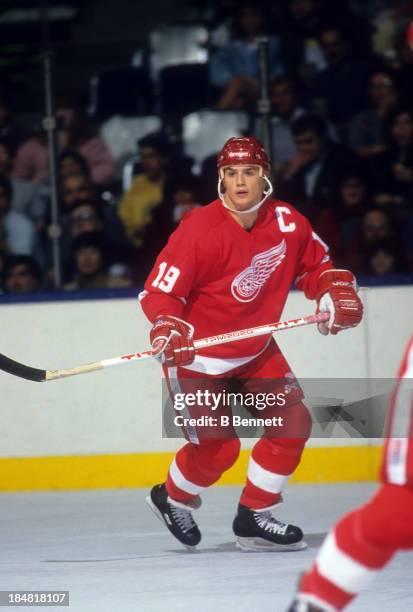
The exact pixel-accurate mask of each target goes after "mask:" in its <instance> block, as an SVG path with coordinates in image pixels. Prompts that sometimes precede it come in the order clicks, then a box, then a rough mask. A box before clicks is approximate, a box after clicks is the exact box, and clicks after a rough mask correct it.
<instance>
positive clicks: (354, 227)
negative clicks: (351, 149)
mask: <svg viewBox="0 0 413 612" xmlns="http://www.w3.org/2000/svg"><path fill="white" fill-rule="evenodd" d="M370 205H371V204H370V194H369V189H368V185H367V180H366V177H365V174H364V172H363V171H362V170H361V168H360V167H359V166H349V167H348V168H344V170H343V172H342V173H341V175H340V176H339V179H338V183H337V194H336V196H335V197H334V201H333V202H332V207H334V210H335V212H336V218H337V220H338V222H339V227H340V238H341V248H342V255H343V262H342V263H341V264H340V265H343V266H344V265H345V264H346V261H347V255H348V253H349V251H350V249H351V247H352V245H353V242H354V240H356V239H357V236H359V235H360V231H361V228H362V220H363V215H364V213H365V211H366V210H368V209H369V208H370Z"/></svg>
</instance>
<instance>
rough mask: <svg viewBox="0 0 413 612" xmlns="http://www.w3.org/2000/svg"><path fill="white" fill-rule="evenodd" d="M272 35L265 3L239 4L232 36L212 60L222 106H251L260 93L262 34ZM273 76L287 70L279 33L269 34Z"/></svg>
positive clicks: (224, 107)
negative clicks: (260, 43) (283, 60)
mask: <svg viewBox="0 0 413 612" xmlns="http://www.w3.org/2000/svg"><path fill="white" fill-rule="evenodd" d="M264 35H265V36H268V35H269V19H268V17H266V14H265V11H264V9H263V8H262V6H260V5H257V4H256V3H253V2H251V1H243V2H241V3H240V4H238V5H237V9H236V14H235V15H234V28H233V35H232V40H231V41H230V42H228V43H227V44H225V45H223V46H222V47H221V48H219V49H218V50H217V51H216V52H215V53H214V54H213V55H212V57H211V60H210V80H211V83H212V85H213V86H215V87H217V88H219V89H220V90H221V94H220V98H219V101H218V104H217V106H218V108H219V109H221V110H225V109H241V108H242V109H248V108H250V107H251V105H252V104H254V102H255V101H256V100H257V98H258V94H259V79H260V72H259V45H258V41H257V39H258V38H259V37H260V36H264ZM268 55H269V57H268V65H269V70H270V75H269V76H270V78H274V77H275V76H277V74H281V73H282V72H283V64H282V60H281V55H280V41H279V39H278V37H276V36H273V35H269V43H268Z"/></svg>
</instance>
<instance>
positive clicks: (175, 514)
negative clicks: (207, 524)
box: [169, 504, 196, 533]
mask: <svg viewBox="0 0 413 612" xmlns="http://www.w3.org/2000/svg"><path fill="white" fill-rule="evenodd" d="M169 508H170V512H171V514H172V518H173V520H174V521H175V522H176V523H177V525H178V527H179V528H180V529H181V530H182V531H183V533H186V532H187V531H190V530H191V529H193V527H196V523H195V521H194V519H193V518H192V514H191V512H190V511H189V510H185V509H184V508H182V507H180V506H175V505H174V504H169Z"/></svg>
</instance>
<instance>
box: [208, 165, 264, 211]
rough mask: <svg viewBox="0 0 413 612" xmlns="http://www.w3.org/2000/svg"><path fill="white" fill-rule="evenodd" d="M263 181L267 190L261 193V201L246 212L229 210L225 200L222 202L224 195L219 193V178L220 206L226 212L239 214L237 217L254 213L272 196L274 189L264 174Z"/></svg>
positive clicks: (219, 181) (220, 180)
mask: <svg viewBox="0 0 413 612" xmlns="http://www.w3.org/2000/svg"><path fill="white" fill-rule="evenodd" d="M263 179H264V180H265V181H267V189H264V191H263V195H264V197H263V198H262V200H260V201H259V202H258V204H255V206H252V207H251V208H248V210H237V209H236V208H231V207H230V206H228V205H227V204H226V203H225V200H224V196H225V194H224V193H222V191H221V185H222V178H221V177H219V179H218V196H219V199H220V200H221V202H222V205H223V206H224V207H225V208H226V209H227V210H230V211H231V212H234V213H237V214H239V215H248V214H249V213H252V212H254V211H256V210H258V209H259V208H261V206H262V205H263V204H264V202H265V200H266V199H267V198H268V197H269V196H270V195H271V194H272V192H273V190H274V188H273V186H272V183H271V181H270V179H269V178H268V176H266V175H265V174H264V175H263Z"/></svg>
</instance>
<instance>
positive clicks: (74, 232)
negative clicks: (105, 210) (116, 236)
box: [70, 200, 104, 238]
mask: <svg viewBox="0 0 413 612" xmlns="http://www.w3.org/2000/svg"><path fill="white" fill-rule="evenodd" d="M103 229H104V218H103V215H102V210H101V208H100V207H99V206H98V204H97V203H96V202H95V201H93V200H91V201H88V200H85V201H81V202H77V203H76V204H75V205H74V206H73V207H72V208H71V209H70V234H71V236H72V238H77V237H78V236H80V235H81V234H85V233H87V232H102V231H103Z"/></svg>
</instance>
